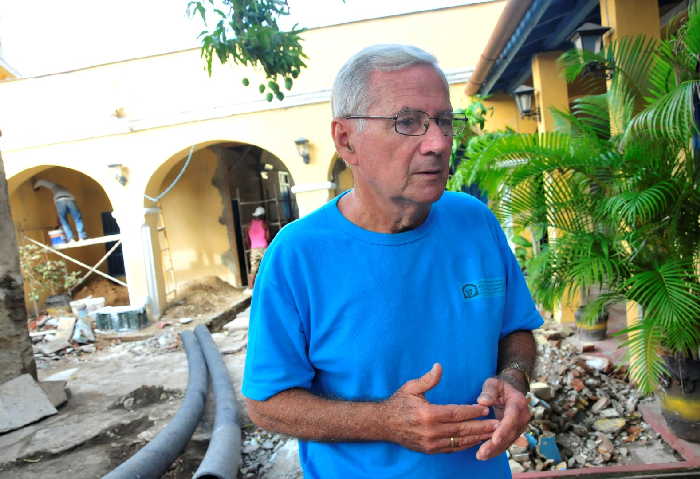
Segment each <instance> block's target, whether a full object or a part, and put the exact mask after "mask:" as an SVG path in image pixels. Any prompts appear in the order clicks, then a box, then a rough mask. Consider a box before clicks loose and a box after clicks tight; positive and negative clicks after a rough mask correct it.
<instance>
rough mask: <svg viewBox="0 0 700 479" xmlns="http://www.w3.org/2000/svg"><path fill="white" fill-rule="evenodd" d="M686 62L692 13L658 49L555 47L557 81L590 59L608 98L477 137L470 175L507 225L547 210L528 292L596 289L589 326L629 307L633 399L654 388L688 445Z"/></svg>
mask: <svg viewBox="0 0 700 479" xmlns="http://www.w3.org/2000/svg"><path fill="white" fill-rule="evenodd" d="M699 58H700V10H699V9H698V7H697V6H695V5H692V6H691V7H690V9H689V12H688V19H687V23H686V24H684V25H683V26H682V27H681V28H679V29H678V30H677V33H676V35H675V36H673V37H670V38H668V39H666V40H664V41H661V42H657V41H654V40H650V39H646V38H643V37H639V38H632V39H622V40H620V41H618V42H614V43H611V44H610V45H609V46H608V47H607V48H606V49H605V50H604V51H603V52H602V53H601V54H599V55H594V54H592V53H588V52H582V51H577V50H574V51H571V52H567V53H566V54H564V55H563V57H562V59H561V61H562V63H563V65H564V66H565V68H566V72H567V76H568V78H569V79H573V78H575V77H577V76H579V75H581V74H582V73H584V72H586V71H592V70H594V69H591V68H587V65H589V64H590V63H591V62H598V63H605V64H607V65H608V66H613V67H614V71H613V78H612V80H611V82H610V84H609V88H608V92H607V93H605V94H602V95H593V96H588V97H584V98H580V99H578V100H576V101H575V102H574V106H573V107H572V113H571V114H565V113H561V112H558V113H556V117H557V119H558V120H559V128H558V131H557V132H553V133H546V134H539V135H538V134H533V135H521V134H512V135H505V136H501V137H499V138H494V139H492V141H489V142H485V143H484V144H482V145H481V147H480V148H479V149H477V150H476V151H475V152H474V153H475V155H474V157H473V160H472V162H471V165H470V166H469V168H470V169H471V174H472V175H477V176H481V177H482V178H487V179H488V178H498V179H499V180H500V181H501V182H502V184H503V185H505V186H506V187H505V188H504V187H500V188H499V189H496V191H493V192H491V193H492V194H491V196H490V198H491V200H492V201H493V202H494V204H495V205H496V207H497V212H500V214H502V215H508V216H510V218H511V221H513V222H514V223H515V222H521V224H523V225H524V224H527V223H528V222H531V221H534V218H535V217H539V218H540V220H541V218H542V215H541V213H540V211H541V208H542V206H544V207H545V208H546V215H545V218H546V224H547V225H548V227H549V229H550V230H552V231H555V234H554V235H551V236H552V237H550V238H548V242H547V247H546V248H545V249H544V250H543V252H542V253H541V254H540V255H537V256H535V257H533V258H532V259H531V260H530V261H529V262H528V265H527V267H528V272H529V274H528V280H529V281H530V283H531V288H533V294H534V296H536V297H537V296H538V295H541V293H540V292H538V291H537V288H538V286H539V287H542V288H543V290H544V291H545V292H546V293H547V294H549V296H550V297H552V298H561V297H563V296H562V295H564V294H566V293H565V291H566V290H567V288H568V290H569V291H571V290H572V289H573V288H576V289H581V288H587V287H593V286H595V285H597V286H598V287H600V288H601V289H602V290H603V291H604V292H603V293H601V294H600V295H599V296H598V297H597V298H596V299H594V300H593V301H591V302H590V303H589V304H588V305H587V306H586V308H585V310H584V312H583V313H584V314H583V317H584V318H586V319H588V320H590V321H592V320H593V319H594V318H595V317H596V316H597V315H599V314H601V313H602V312H604V311H605V308H606V306H607V305H609V304H611V303H616V302H634V303H636V304H638V305H640V308H641V310H642V311H643V318H642V319H641V320H640V321H638V322H636V323H635V324H632V325H631V326H630V327H628V328H627V329H626V330H625V331H623V332H622V334H626V335H627V339H626V340H625V343H624V344H625V345H626V346H627V348H628V350H629V352H630V374H631V376H632V379H633V380H634V381H635V382H636V384H637V385H638V387H639V388H640V389H641V390H642V391H643V392H651V391H655V390H658V391H659V392H660V398H661V403H662V410H663V412H664V416H665V417H666V420H667V422H668V424H669V426H670V427H671V428H672V429H673V430H674V431H675V432H676V434H677V435H678V436H679V437H682V438H685V439H688V440H693V441H700V417H699V414H698V412H697V407H696V406H694V405H696V404H697V403H698V401H700V369H699V368H700V361H699V359H700V358H699V355H700V151H698V146H700V141H698V140H699V139H700V135H698V133H699V130H698V126H697V117H700V108H699V107H700V97H699V96H698V92H699V91H700V73H699V71H700V68H698V67H699V62H698V59H699ZM469 174H470V173H468V172H462V175H463V176H464V177H467V176H469ZM538 182H544V191H543V192H541V191H542V189H541V188H540V186H539V185H538ZM499 191H500V196H496V197H494V196H493V194H494V193H495V194H496V195H498V194H499ZM506 193H507V194H506ZM557 231H561V232H563V234H561V235H559V234H556V232H557Z"/></svg>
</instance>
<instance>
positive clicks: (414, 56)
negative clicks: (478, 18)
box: [331, 44, 447, 129]
mask: <svg viewBox="0 0 700 479" xmlns="http://www.w3.org/2000/svg"><path fill="white" fill-rule="evenodd" d="M414 65H429V66H431V67H433V68H434V69H435V71H436V72H437V73H438V74H439V75H440V77H441V78H442V80H443V82H444V83H445V88H447V79H446V78H445V73H444V72H443V71H442V70H441V69H440V67H439V66H438V64H437V59H436V58H435V57H434V56H433V55H431V54H430V53H428V52H426V51H424V50H421V49H420V48H418V47H414V46H411V45H398V44H379V45H372V46H369V47H367V48H364V49H362V50H360V51H359V52H358V53H356V54H355V55H353V56H352V57H350V59H349V60H348V61H347V62H346V63H345V65H343V66H342V67H341V68H340V71H339V72H338V75H337V76H336V77H335V82H333V93H332V94H331V108H332V110H333V118H340V117H343V116H346V115H361V114H365V113H367V109H369V106H370V105H371V104H372V101H373V100H374V98H373V97H372V95H371V92H369V78H370V74H371V73H372V72H374V71H380V72H391V71H396V70H403V69H404V68H408V67H412V66H414ZM358 127H359V128H360V129H361V128H362V125H361V124H358Z"/></svg>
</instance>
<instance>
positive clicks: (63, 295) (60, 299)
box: [19, 244, 80, 313]
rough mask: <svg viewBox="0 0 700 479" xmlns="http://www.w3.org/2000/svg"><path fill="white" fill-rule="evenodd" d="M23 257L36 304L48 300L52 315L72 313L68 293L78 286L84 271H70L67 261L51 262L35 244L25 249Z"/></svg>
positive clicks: (46, 303) (22, 262)
mask: <svg viewBox="0 0 700 479" xmlns="http://www.w3.org/2000/svg"><path fill="white" fill-rule="evenodd" d="M19 257H20V266H21V268H22V276H23V277H24V280H25V282H26V284H27V286H28V288H27V289H28V293H29V298H30V299H31V300H32V301H34V302H35V304H36V303H37V302H40V301H41V300H44V304H45V306H46V308H47V310H48V311H49V313H59V312H66V313H67V312H70V309H69V302H70V296H69V294H68V293H69V292H70V290H71V288H72V287H73V286H74V285H76V284H77V283H78V280H79V278H80V272H79V271H72V272H69V271H68V267H67V266H66V262H65V261H63V260H60V259H57V260H50V259H48V257H47V255H46V253H44V252H43V250H42V249H41V248H40V247H38V246H36V245H33V244H27V245H24V246H21V247H20V248H19Z"/></svg>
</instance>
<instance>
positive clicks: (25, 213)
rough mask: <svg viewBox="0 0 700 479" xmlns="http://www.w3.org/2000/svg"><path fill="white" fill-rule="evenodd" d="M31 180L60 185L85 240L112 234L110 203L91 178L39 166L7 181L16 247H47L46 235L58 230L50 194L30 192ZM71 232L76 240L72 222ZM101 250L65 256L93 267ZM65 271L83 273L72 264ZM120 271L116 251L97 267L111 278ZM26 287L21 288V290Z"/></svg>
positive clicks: (87, 248) (93, 248)
mask: <svg viewBox="0 0 700 479" xmlns="http://www.w3.org/2000/svg"><path fill="white" fill-rule="evenodd" d="M34 179H44V180H48V181H51V182H53V183H57V184H60V185H62V186H64V187H65V188H66V189H67V190H68V191H70V192H71V194H72V195H73V196H74V197H75V202H76V204H77V206H78V209H79V210H80V213H81V216H82V220H83V224H84V227H85V232H86V233H87V235H88V237H97V236H104V235H105V233H106V232H112V230H111V229H110V228H113V227H115V225H116V222H115V221H114V219H113V217H112V215H111V213H112V210H113V209H112V201H111V199H110V197H109V195H108V194H107V191H106V190H105V189H104V188H103V186H102V185H101V184H100V183H99V182H98V181H97V180H96V179H95V178H93V177H92V176H90V175H88V174H86V173H83V172H81V171H78V170H75V169H72V168H66V167H63V166H53V165H41V166H36V167H34V168H29V169H27V170H22V171H20V172H19V173H17V174H15V175H14V176H13V177H12V178H10V179H9V180H8V192H9V194H8V196H9V201H10V210H11V213H12V220H13V223H14V227H15V231H16V233H17V243H18V244H19V245H20V246H22V245H24V244H28V243H29V241H28V240H27V239H26V238H31V239H33V240H35V241H39V242H41V243H44V244H47V245H48V244H50V241H49V235H48V232H49V231H50V230H54V229H60V223H59V220H58V214H57V212H56V208H55V204H54V201H53V194H52V192H51V191H50V190H48V189H46V188H39V189H38V190H34V189H33V188H32V182H33V180H34ZM71 230H72V234H73V236H74V237H76V238H77V232H76V228H75V222H74V220H73V221H72V222H71ZM110 246H111V245H110ZM105 248H106V245H105V244H94V245H90V246H84V247H80V248H75V249H71V250H69V251H66V252H65V253H67V254H68V255H69V256H71V257H73V258H75V259H77V260H78V261H81V262H83V263H85V264H89V265H93V264H96V263H97V262H98V261H99V260H100V259H101V258H102V257H103V256H104V254H105V253H106V250H105ZM49 256H52V255H49ZM68 268H69V270H72V271H76V270H82V271H84V270H83V269H82V268H80V267H79V266H77V265H75V264H73V263H68ZM123 268H124V266H123V261H122V260H121V257H120V251H119V252H115V253H113V254H112V256H111V257H110V261H107V262H105V263H103V264H102V265H101V266H100V267H99V269H100V270H101V271H104V272H108V273H110V274H112V275H114V276H121V275H123V274H124V269H123ZM28 286H29V285H25V288H27V287H28ZM26 292H27V291H25V293H26ZM26 297H28V295H26Z"/></svg>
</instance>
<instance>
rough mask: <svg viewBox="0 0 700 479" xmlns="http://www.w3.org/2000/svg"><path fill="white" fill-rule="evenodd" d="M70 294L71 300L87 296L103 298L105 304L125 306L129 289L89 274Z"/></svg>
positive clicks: (127, 302)
mask: <svg viewBox="0 0 700 479" xmlns="http://www.w3.org/2000/svg"><path fill="white" fill-rule="evenodd" d="M72 296H73V300H76V299H83V298H87V297H89V296H92V297H93V298H104V299H105V305H106V306H127V305H128V304H129V291H128V290H127V289H126V288H125V287H124V286H120V285H118V284H116V283H113V282H111V281H109V280H108V279H105V278H102V277H100V276H97V275H93V276H91V277H90V278H88V280H87V281H86V282H85V283H84V284H82V285H80V286H78V289H77V290H76V291H75V292H74V293H73V295H72Z"/></svg>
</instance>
